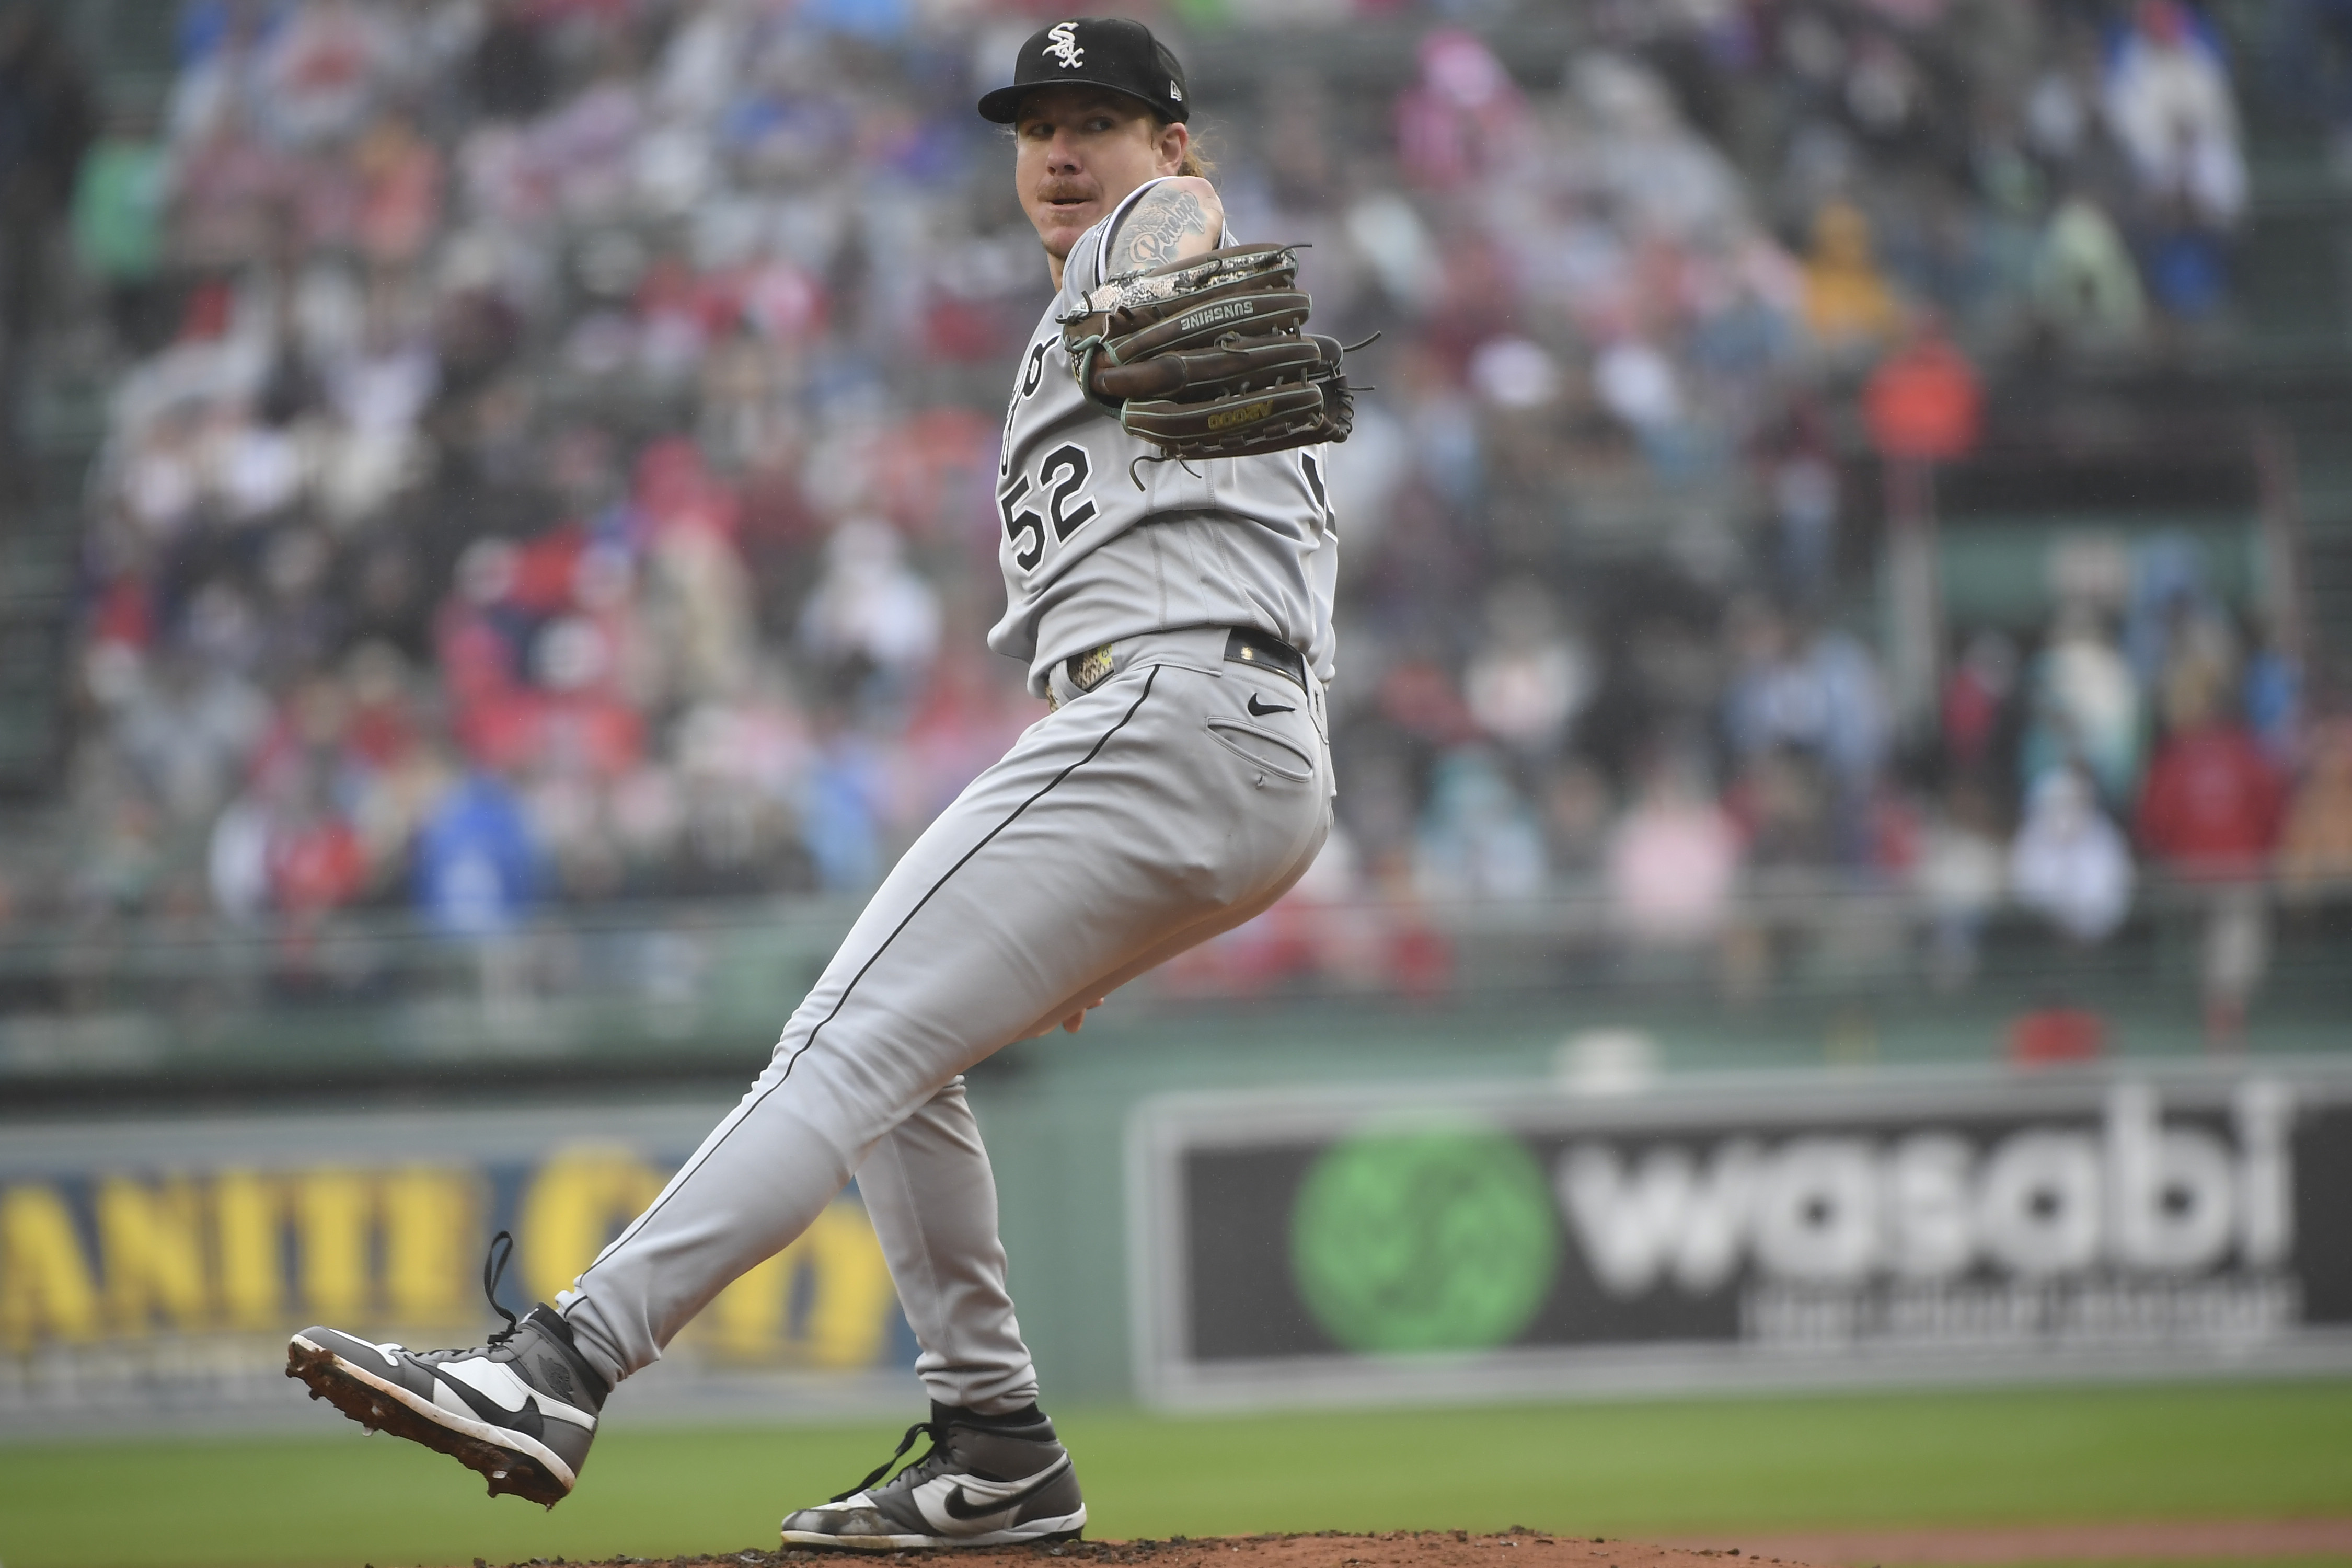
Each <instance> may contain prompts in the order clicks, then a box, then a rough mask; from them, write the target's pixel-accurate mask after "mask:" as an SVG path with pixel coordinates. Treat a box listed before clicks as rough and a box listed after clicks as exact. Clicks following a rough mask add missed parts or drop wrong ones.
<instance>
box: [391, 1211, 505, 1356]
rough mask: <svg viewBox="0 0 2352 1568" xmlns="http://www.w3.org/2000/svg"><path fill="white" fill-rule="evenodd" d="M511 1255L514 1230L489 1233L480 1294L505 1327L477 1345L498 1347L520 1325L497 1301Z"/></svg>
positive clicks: (455, 1351)
mask: <svg viewBox="0 0 2352 1568" xmlns="http://www.w3.org/2000/svg"><path fill="white" fill-rule="evenodd" d="M513 1257H514V1232H512V1231H510V1230H502V1231H500V1232H499V1233H498V1235H496V1236H494V1237H490V1247H489V1250H488V1251H487V1252H485V1253H483V1254H482V1294H483V1295H485V1296H488V1298H489V1299H490V1310H491V1311H493V1312H496V1313H497V1314H498V1315H499V1317H501V1318H504V1319H505V1320H506V1321H507V1326H506V1327H505V1328H503V1329H500V1330H499V1331H497V1332H496V1333H494V1334H492V1335H491V1336H490V1337H489V1338H488V1340H485V1341H484V1342H482V1346H481V1348H482V1349H485V1350H496V1349H498V1348H499V1346H500V1345H502V1344H504V1343H506V1342H508V1341H509V1340H510V1339H512V1338H514V1337H515V1331H516V1330H518V1329H520V1328H521V1327H522V1324H521V1323H520V1322H519V1321H516V1319H515V1315H514V1314H513V1313H512V1312H509V1311H508V1310H506V1309H505V1308H504V1307H501V1306H500V1305H499V1280H501V1279H505V1278H506V1277H507V1264H508V1263H509V1261H510V1260H511V1259H512V1258H513ZM386 1348H388V1349H391V1350H398V1349H400V1348H401V1347H400V1346H398V1345H391V1346H388V1347H386ZM474 1348H475V1347H474V1346H472V1345H463V1346H456V1347H451V1348H447V1349H443V1350H437V1351H426V1352H425V1354H426V1355H463V1354H464V1353H466V1352H467V1351H470V1350H473V1349H474Z"/></svg>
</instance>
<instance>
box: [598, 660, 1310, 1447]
mask: <svg viewBox="0 0 2352 1568" xmlns="http://www.w3.org/2000/svg"><path fill="white" fill-rule="evenodd" d="M1224 636H1225V634H1224V632H1223V629H1217V630H1215V631H1214V632H1213V634H1212V633H1210V632H1208V631H1205V630H1203V631H1194V632H1190V633H1164V634H1160V635H1159V636H1157V637H1150V638H1142V639H1136V640H1135V641H1133V642H1129V643H1122V644H1121V645H1119V647H1118V652H1117V654H1116V656H1115V658H1114V662H1113V672H1112V674H1111V676H1110V678H1109V679H1107V680H1105V681H1104V682H1103V683H1102V684H1101V685H1099V686H1097V687H1096V688H1095V689H1093V690H1091V691H1089V692H1087V693H1085V694H1083V695H1080V694H1077V693H1076V692H1075V691H1074V690H1072V689H1069V688H1068V686H1067V685H1066V678H1065V677H1064V676H1063V674H1062V673H1061V672H1060V671H1059V670H1057V671H1056V674H1055V682H1056V687H1055V692H1056V696H1057V697H1064V698H1066V699H1067V700H1065V701H1064V702H1063V705H1062V706H1061V707H1060V708H1059V709H1058V710H1056V711H1055V712H1053V713H1051V714H1049V715H1047V716H1046V717H1045V718H1044V719H1042V720H1040V721H1037V722H1036V723H1035V724H1033V725H1031V726H1030V727H1029V729H1028V730H1027V731H1025V732H1024V734H1023V735H1022V737H1021V739H1020V740H1019V742H1016V743H1015V744H1014V746H1013V750H1012V751H1011V752H1008V753H1007V754H1006V755H1005V757H1004V758H1003V761H1001V762H999V763H996V764H995V765H994V766H992V767H991V768H990V769H989V770H988V771H987V772H985V773H982V774H981V776H980V777H979V778H977V779H975V780H974V781H973V782H972V784H971V787H969V788H968V789H966V790H965V791H964V792H963V794H962V795H961V796H959V797H958V798H957V799H956V801H955V803H954V804H953V805H950V806H949V807H948V808H947V810H946V811H945V812H943V813H942V814H941V815H940V817H939V819H938V820H937V821H936V822H934V823H933V824H932V825H931V826H930V827H929V829H927V830H926V831H925V832H924V834H923V836H922V837H920V838H919V839H918V840H917V841H916V843H915V845H914V847H912V848H911V849H909V850H908V852H907V854H906V857H905V858H903V859H901V860H900V861H899V862H898V866H897V867H896V868H893V869H892V871H891V872H890V875H889V876H888V878H887V879H885V880H884V882H883V884H882V887H881V889H879V890H878V891H877V892H876V894H875V895H874V899H873V901H872V902H871V903H869V904H868V905H866V911H865V913H864V914H862V915H861V916H859V917H858V921H857V923H856V926H855V927H853V928H852V929H851V931H850V933H849V936H848V939H847V940H846V941H845V942H843V943H842V946H841V950H840V951H839V952H836V953H835V955H834V958H833V961H832V963H830V964H828V965H827V966H826V968H825V971H824V975H823V976H822V977H821V978H820V979H819V980H818V981H817V984H816V986H815V988H814V990H812V991H811V992H810V993H809V994H808V997H807V999H806V1000H805V1001H803V1003H802V1004H801V1005H800V1007H799V1009H798V1010H797V1011H795V1012H794V1013H793V1016H792V1020H791V1022H790V1023H788V1024H787V1025H786V1026H784V1031H783V1036H782V1038H781V1039H780V1040H779V1041H778V1042H777V1045H776V1052H775V1056H774V1058H772V1060H771V1061H770V1063H769V1065H768V1068H767V1070H765V1071H764V1072H762V1073H761V1075H760V1077H759V1078H758V1079H756V1080H755V1081H754V1082H753V1083H752V1085H751V1089H750V1091H749V1092H748V1093H746V1094H745V1095H744V1096H743V1098H742V1100H741V1101H740V1102H739V1103H738V1104H737V1105H736V1107H735V1109H734V1110H732V1111H731V1112H730V1113H729V1115H728V1116H727V1118H726V1120H725V1121H721V1122H720V1123H719V1126H718V1127H717V1128H716V1129H715V1130H713V1131H712V1132H711V1133H710V1135H709V1137H708V1138H706V1139H705V1140H703V1142H702V1146H701V1147H700V1148H699V1149H698V1150H696V1151H695V1153H694V1156H693V1157H692V1158H691V1159H689V1160H688V1162H687V1163H686V1164H685V1165H684V1166H682V1167H681V1168H680V1169H679V1171H678V1173H677V1175H676V1176H674V1177H672V1178H671V1180H670V1183H669V1184H668V1185H667V1187H665V1188H663V1189H662V1192H661V1194H660V1195H659V1196H658V1197H656V1199H655V1200H654V1202H653V1204H652V1206H650V1207H649V1208H647V1209H646V1212H645V1213H644V1214H642V1215H639V1216H638V1217H637V1218H636V1219H635V1221H633V1222H632V1223H631V1224H630V1225H629V1226H628V1227H627V1228H626V1229H625V1230H624V1231H623V1232H622V1233H621V1235H620V1236H619V1237H617V1238H616V1239H615V1240H614V1242H613V1244H612V1245H611V1246H610V1247H606V1248H605V1249H604V1252H603V1253H602V1254H601V1255H600V1256H598V1258H596V1260H595V1261H594V1262H593V1263H592V1264H590V1265H589V1267H588V1268H587V1270H586V1271H585V1272H584V1273H583V1274H582V1275H581V1276H580V1277H579V1279H577V1280H576V1281H574V1283H573V1288H572V1289H570V1290H567V1291H564V1292H562V1294H561V1295H560V1296H558V1297H557V1299H556V1305H557V1307H558V1309H559V1310H561V1311H562V1313H563V1315H564V1317H565V1319H566V1321H568V1322H569V1323H570V1324H571V1326H572V1334H573V1337H574V1339H575V1340H576V1341H577V1342H578V1344H579V1347H580V1350H581V1352H582V1353H583V1354H584V1355H585V1356H586V1357H587V1358H588V1360H589V1361H590V1362H591V1363H593V1364H594V1365H595V1367H596V1369H597V1370H598V1371H599V1372H601V1373H604V1374H605V1375H606V1376H607V1377H610V1378H612V1379H613V1380H614V1381H616V1382H617V1381H618V1380H619V1379H621V1378H624V1377H626V1376H627V1375H628V1374H629V1373H633V1372H635V1371H636V1370H637V1369H638V1368H640V1367H643V1366H646V1365H648V1364H650V1363H653V1362H654V1361H656V1360H657V1359H658V1358H659V1357H660V1355H661V1352H662V1347H663V1346H665V1345H667V1343H668V1342H669V1341H670V1339H671V1337H672V1336H674V1335H675V1334H676V1333H677V1331H679V1330H680V1329H681V1328H683V1327H684V1326H685V1325H686V1323H687V1321H688V1320H689V1319H691V1318H692V1317H693V1316H694V1315H695V1314H696V1313H697V1312H698V1311H700V1310H702V1308H703V1307H704V1306H705V1305H706V1304H708V1303H709V1300H711V1298H712V1297H714V1296H716V1295H718V1293H719V1291H720V1290H721V1289H724V1288H725V1287H726V1286H727V1285H728V1284H729V1283H730V1281H732V1280H733V1279H735V1278H736V1277H737V1276H739V1275H740V1274H742V1273H743V1272H744V1271H745V1270H747V1269H749V1268H752V1267H753V1266H754V1265H756V1264H758V1263H760V1262H761V1261H762V1260H763V1259H765V1258H769V1257H771V1256H772V1255H773V1254H775V1253H777V1252H779V1251H781V1250H782V1248H783V1247H785V1246H787V1245H788V1244H790V1243H791V1242H792V1240H793V1238H794V1237H797V1236H799V1235H800V1234H801V1232H802V1231H803V1230H804V1229H805V1228H807V1226H809V1224H810V1223H811V1222H812V1221H813V1220H814V1218H815V1217H816V1216H817V1215H818V1214H819V1213H820V1212H822V1211H823V1210H824V1206H825V1205H827V1204H828V1203H830V1202H831V1201H832V1200H833V1198H834V1196H835V1194H837V1193H839V1192H840V1190H841V1189H842V1187H843V1186H844V1185H845V1184H847V1182H848V1181H849V1178H850V1176H851V1175H852V1173H855V1174H856V1177H857V1184H858V1191H859V1193H860V1194H861V1196H862V1197H863V1198H864V1200H865V1203H866V1212H867V1213H868V1215H870V1216H871V1217H872V1219H873V1222H874V1229H875V1234H876V1235H877V1237H879V1238H880V1241H881V1244H882V1251H883V1255H884V1257H885V1258H887V1260H888V1262H889V1266H890V1274H891V1278H892V1279H894V1280H895V1281H896V1282H897V1285H898V1300H899V1302H900V1304H901V1305H902V1306H903V1307H904V1309H905V1310H906V1313H907V1321H908V1324H909V1325H910V1326H911V1327H912V1328H913V1330H914V1333H915V1339H916V1342H917V1343H918V1344H919V1346H920V1347H921V1353H920V1355H919V1357H918V1359H917V1361H916V1363H915V1366H916V1372H917V1373H918V1375H919V1376H920V1377H921V1379H922V1381H923V1382H924V1384H926V1385H927V1387H928V1388H929V1393H930V1395H931V1397H932V1398H934V1399H936V1400H938V1401H940V1403H941V1404H945V1405H964V1406H967V1407H970V1408H971V1409H975V1410H978V1411H981V1412H982V1413H1001V1412H1003V1411H1008V1410H1014V1409H1018V1408H1020V1407H1021V1406H1023V1405H1026V1404H1028V1403H1029V1402H1030V1401H1031V1400H1033V1399H1034V1398H1035V1397H1036V1392H1037V1375H1036V1370H1035V1368H1034V1365H1033V1364H1032V1363H1031V1360H1030V1356H1029V1351H1028V1347H1027V1346H1026V1345H1024V1343H1023V1342H1022V1339H1021V1330H1020V1325H1019V1323H1018V1322H1017V1321H1015V1319H1014V1317H1013V1298H1012V1296H1011V1294H1010V1293H1009V1291H1008V1290H1007V1289H1006V1286H1005V1258H1004V1247H1003V1243H1002V1242H1001V1241H999V1240H998V1238H997V1228H996V1184H995V1180H994V1177H993V1176H992V1173H990V1170H989V1164H988V1154H987V1152H986V1150H985V1149H983V1148H982V1144H981V1140H980V1129H979V1126H978V1124H977V1123H976V1122H975V1121H973V1119H972V1114H971V1106H970V1105H969V1103H968V1102H967V1101H966V1100H965V1098H964V1090H963V1079H962V1077H961V1075H962V1073H963V1071H964V1069H965V1068H969V1067H971V1065H972V1064H973V1063H974V1062H977V1061H979V1060H981V1059H982V1058H984V1057H986V1056H988V1055H989V1054H990V1053H992V1052H993V1051H995V1050H997V1049H998V1048H1000V1047H1003V1046H1006V1045H1009V1044H1011V1043H1012V1042H1013V1041H1014V1040H1019V1039H1025V1038H1027V1037H1030V1036H1032V1035H1036V1034H1041V1033H1043V1032H1045V1030H1047V1029H1050V1028H1052V1027H1053V1026H1055V1024H1057V1023H1058V1022H1060V1021H1061V1020H1062V1019H1063V1018H1065V1017H1066V1016H1069V1015H1070V1014H1071V1013H1073V1012H1076V1010H1078V1009H1079V1008H1080V1007H1083V1006H1084V1005H1086V1004H1087V1003H1088V1002H1090V1001H1092V1000H1094V999H1095V998H1096V997H1098V996H1103V995H1107V994H1109V993H1110V992H1111V991H1112V990H1114V989H1116V988H1117V987H1118V986H1119V985H1121V984H1125V983H1126V982H1127V981H1129V980H1131V979H1133V978H1135V977H1136V976H1137V975H1139V974H1141V973H1144V972H1145V971H1146V970H1149V969H1150V968H1152V967H1154V966H1155V965H1157V964H1159V963H1163V962H1165V961H1166V960H1168V959H1170V958H1171V957H1173V956H1175V955H1176V954H1177V953H1179V952H1183V951H1184V950H1185V949H1186V948H1189V947H1192V945H1194V944H1195V943H1198V942H1203V941H1205V940H1207V939H1208V938H1209V937H1212V936H1213V935H1215V934H1217V933H1218V932H1219V931H1226V930H1229V929H1231V928H1232V927H1234V926H1236V925H1238V924H1240V923H1241V922H1242V921H1245V920H1247V919H1249V918H1250V917H1251V916H1253V915H1255V914H1257V913H1258V912H1259V911H1261V910H1264V909H1265V907H1266V906H1267V905H1269V904H1271V903H1272V902H1273V901H1274V900H1276V898H1278V897H1280V896H1281V895H1282V893H1283V892H1284V891H1285V890H1286V889H1288V888H1289V887H1290V885H1291V884H1292V883H1293V882H1295V881H1296V880H1297V879H1298V878H1299V876H1300V875H1301V874H1302V873H1304V872H1305V870H1306V869H1307V865H1308V863H1309V862H1310V861H1312V860H1313V859H1314V858H1315V855H1316V852H1317V851H1318V849H1320V848H1321V847H1322V845H1323V839H1324V836H1325V834H1326V833H1327V832H1328V828H1329V825H1330V797H1331V772H1330V754H1329V749H1328V744H1327V743H1326V739H1325V734H1324V725H1323V714H1322V710H1321V707H1322V699H1321V694H1320V692H1319V691H1318V692H1314V693H1312V694H1311V695H1310V694H1308V693H1303V692H1301V691H1300V689H1299V688H1298V687H1297V685H1296V684H1294V683H1293V682H1291V681H1290V680H1288V679H1285V678H1284V677H1282V676H1281V675H1279V674H1276V673H1275V672H1273V671H1271V670H1267V669H1263V668H1252V667H1250V666H1245V665H1243V664H1240V663H1229V662H1227V661H1225V660H1224V658H1223V643H1224ZM1313 684H1314V683H1313V682H1312V681H1311V680H1310V682H1309V685H1310V686H1312V685H1313ZM1276 710H1279V711H1276Z"/></svg>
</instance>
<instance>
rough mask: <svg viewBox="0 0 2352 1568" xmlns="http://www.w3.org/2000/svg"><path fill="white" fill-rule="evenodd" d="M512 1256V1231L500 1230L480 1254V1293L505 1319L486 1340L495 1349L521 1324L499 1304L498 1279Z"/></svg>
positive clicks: (491, 1307)
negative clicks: (502, 1326) (504, 1322)
mask: <svg viewBox="0 0 2352 1568" xmlns="http://www.w3.org/2000/svg"><path fill="white" fill-rule="evenodd" d="M512 1258H514V1232H512V1231H510V1230H502V1231H500V1232H499V1233H498V1235H496V1236H494V1237H490V1248H489V1250H488V1252H485V1253H483V1254H482V1294H483V1295H485V1296H488V1298H489V1299H490V1310H491V1311H493V1312H496V1313H497V1314H498V1315H499V1317H501V1318H504V1319H505V1320H506V1321H507V1326H506V1327H505V1328H503V1329H500V1330H499V1331H498V1332H496V1333H494V1334H492V1335H491V1336H490V1337H489V1339H488V1345H489V1347H490V1348H492V1349H496V1348H497V1347H499V1345H502V1344H504V1343H506V1342H508V1341H509V1340H510V1339H512V1338H514V1337H515V1331H516V1330H517V1329H520V1327H521V1326H522V1325H521V1324H520V1322H518V1321H515V1315H514V1314H513V1313H512V1312H509V1311H508V1310H506V1309H505V1308H504V1307H502V1306H500V1305H499V1280H501V1279H505V1278H506V1277H507V1264H508V1263H509V1261H510V1260H511V1259H512Z"/></svg>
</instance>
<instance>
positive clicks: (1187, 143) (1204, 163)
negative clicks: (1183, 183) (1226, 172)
mask: <svg viewBox="0 0 2352 1568" xmlns="http://www.w3.org/2000/svg"><path fill="white" fill-rule="evenodd" d="M1162 123H1165V121H1163V122H1162ZM1216 172H1217V164H1216V161H1215V160H1214V159H1213V158H1211V157H1210V156H1209V155H1208V154H1207V153H1203V152H1202V151H1201V142H1200V139H1199V138H1197V137H1195V136H1194V135H1193V134H1192V127H1191V126H1190V125H1187V126H1185V127H1184V161H1183V162H1182V163H1179V164H1177V165H1176V173H1177V174H1180V175H1182V176H1185V177H1186V178H1189V179H1194V180H1205V179H1207V178H1208V177H1209V176H1210V175H1212V174H1215V173H1216Z"/></svg>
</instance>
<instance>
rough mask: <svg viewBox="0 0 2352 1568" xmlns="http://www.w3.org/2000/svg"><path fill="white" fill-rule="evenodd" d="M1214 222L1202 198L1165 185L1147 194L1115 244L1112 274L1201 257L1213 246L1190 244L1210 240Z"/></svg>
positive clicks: (1131, 212) (1123, 222)
mask: <svg viewBox="0 0 2352 1568" xmlns="http://www.w3.org/2000/svg"><path fill="white" fill-rule="evenodd" d="M1211 221H1212V220H1211V218H1210V216H1209V214H1208V210H1207V209H1206V208H1205V207H1203V206H1202V204H1201V198H1200V197H1198V196H1196V195H1193V194H1192V192H1190V191H1187V190H1171V189H1169V188H1168V187H1167V186H1165V185H1161V186H1159V187H1157V188H1156V189H1153V190H1151V191H1148V192H1146V193H1145V194H1144V197H1143V199H1142V200H1141V201H1139V202H1138V203H1136V204H1135V205H1134V206H1133V207H1132V208H1131V209H1129V212H1128V215H1127V216H1126V217H1125V218H1124V219H1122V220H1121V221H1120V223H1119V226H1118V234H1117V235H1116V236H1114V237H1113V238H1112V241H1111V251H1110V266H1109V270H1110V271H1112V272H1114V273H1118V272H1135V271H1139V270H1141V269H1142V268H1147V267H1158V266H1160V264H1161V263H1162V262H1168V261H1173V260H1175V259H1176V258H1178V257H1180V256H1183V255H1185V254H1186V253H1187V252H1188V251H1189V252H1191V253H1193V254H1198V253H1199V252H1201V251H1203V250H1208V249H1212V248H1213V245H1209V244H1188V243H1187V242H1188V241H1192V240H1207V239H1209V237H1210V235H1209V225H1210V223H1211Z"/></svg>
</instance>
